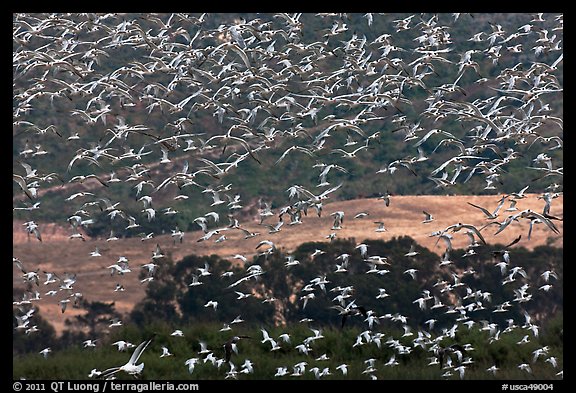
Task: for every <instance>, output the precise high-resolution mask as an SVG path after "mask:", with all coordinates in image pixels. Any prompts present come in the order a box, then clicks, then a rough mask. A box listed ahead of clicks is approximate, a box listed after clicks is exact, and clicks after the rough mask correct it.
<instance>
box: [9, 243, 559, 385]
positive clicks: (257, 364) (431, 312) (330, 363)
mask: <svg viewBox="0 0 576 393" xmlns="http://www.w3.org/2000/svg"><path fill="white" fill-rule="evenodd" d="M356 244H357V243H356V241H355V240H354V239H343V240H335V241H334V242H332V243H328V244H326V243H305V244H302V245H301V246H300V247H298V248H297V249H296V250H295V251H294V252H293V253H292V254H291V255H292V256H293V257H294V258H295V259H296V260H298V261H300V263H299V264H297V265H294V266H292V267H285V266H284V264H285V262H286V260H287V255H286V254H285V253H284V252H283V251H282V250H276V251H275V252H274V253H271V254H269V255H261V256H256V257H254V260H252V261H248V262H247V263H246V265H245V266H240V265H238V264H233V263H232V262H231V261H229V260H226V259H221V258H219V257H217V256H215V255H213V256H208V257H198V256H194V255H190V256H187V257H185V258H183V259H182V260H181V261H179V262H176V263H175V262H173V261H171V260H170V259H169V258H164V260H163V261H162V262H161V268H160V269H159V270H158V273H157V274H156V275H155V277H154V280H153V281H151V282H150V283H149V285H148V287H147V297H146V298H145V299H144V300H143V301H142V302H141V303H140V304H138V305H136V307H135V308H134V310H133V311H132V313H131V315H130V316H124V317H123V320H124V322H125V323H124V326H123V327H120V328H108V327H107V325H108V323H109V318H112V317H113V316H114V315H117V314H115V313H114V306H113V304H102V303H98V302H94V303H92V302H85V303H84V307H85V308H86V314H85V315H80V316H78V317H76V318H75V319H74V320H73V321H69V322H68V324H67V325H68V330H67V331H66V333H65V334H64V335H63V336H62V337H61V338H60V339H56V338H55V337H54V335H53V331H51V330H50V328H49V327H48V329H46V330H45V327H44V326H43V327H42V331H44V330H45V333H44V336H43V339H42V341H40V342H39V340H38V338H37V337H39V336H34V335H33V334H32V335H30V336H28V335H24V334H23V333H22V332H15V333H14V348H13V351H14V354H15V355H14V371H13V377H14V378H19V377H26V378H28V379H36V378H46V379H54V378H58V379H62V378H64V379H68V378H70V379H85V378H87V375H88V373H89V372H90V370H92V369H93V368H96V369H98V370H102V369H104V368H106V367H112V366H115V365H120V364H123V362H126V361H127V358H128V357H129V354H128V353H119V352H118V351H117V349H116V347H115V346H113V345H111V344H112V343H113V342H115V341H117V340H126V341H129V342H132V343H135V344H137V343H139V342H141V341H142V340H144V339H145V338H147V337H149V336H150V335H151V334H152V333H153V332H155V333H157V336H156V339H155V341H154V342H153V344H152V345H151V348H150V349H149V350H147V351H146V352H145V353H144V355H143V357H142V361H144V362H145V364H146V367H145V372H144V378H146V379H223V378H225V377H226V373H227V371H229V366H228V365H226V364H224V365H222V366H221V367H220V368H217V367H215V366H213V365H212V364H211V363H210V362H207V363H204V362H203V359H204V358H205V356H206V355H205V354H203V355H201V354H199V351H200V342H204V343H206V344H207V346H208V348H209V349H210V350H211V351H212V352H213V353H214V356H215V357H217V358H223V357H224V349H223V344H224V343H225V342H226V341H227V340H228V339H230V338H231V337H232V336H234V335H246V336H249V337H250V338H246V339H242V340H240V342H239V343H238V349H239V352H238V354H233V356H232V363H233V364H234V365H235V366H236V367H237V371H240V369H241V367H240V366H241V365H242V364H243V363H244V361H245V359H250V360H251V361H252V362H253V363H254V373H250V374H244V373H240V374H238V379H271V378H274V375H275V373H276V368H277V367H288V370H289V372H292V371H293V370H292V367H293V365H294V364H296V363H298V362H300V361H303V360H305V361H306V362H307V363H308V366H307V368H308V369H310V368H313V367H315V366H317V367H320V369H323V368H325V367H328V368H329V369H330V372H331V374H332V375H327V376H324V377H322V378H323V379H369V378H370V375H369V374H372V375H375V376H376V377H378V378H381V379H443V378H447V377H446V376H444V377H443V376H442V374H443V373H444V372H445V371H446V370H441V369H440V368H439V367H438V365H435V366H434V365H433V366H428V364H429V363H430V362H431V359H432V358H433V355H434V354H433V343H434V342H435V341H434V338H437V337H441V338H440V341H439V342H437V344H440V345H442V346H449V345H451V344H455V343H458V344H460V345H464V344H469V345H470V346H471V347H473V348H474V349H473V350H470V351H468V352H466V354H465V357H471V358H472V360H473V363H472V364H470V365H468V366H467V368H466V373H465V376H464V378H465V379H490V378H497V379H557V378H558V376H556V373H557V372H558V371H559V370H561V369H562V362H563V292H562V288H563V280H562V277H563V264H562V256H563V252H562V249H557V248H553V247H548V246H542V247H538V248H536V249H535V250H534V251H532V252H529V251H527V250H525V249H523V248H517V249H514V250H513V253H512V256H511V261H512V264H511V266H510V268H512V267H513V266H517V267H522V268H523V270H524V271H525V272H526V273H527V274H526V277H527V278H524V277H521V276H519V278H518V281H517V282H514V283H509V284H505V285H502V284H501V282H502V274H501V272H500V268H499V267H498V266H496V265H495V263H496V262H497V261H498V260H499V259H498V258H496V257H494V255H493V253H492V252H493V251H494V250H498V249H499V248H500V247H501V245H495V246H490V247H488V246H482V247H479V248H478V251H477V252H478V253H477V255H476V256H474V257H466V258H463V257H462V255H463V254H464V250H452V253H451V255H452V258H451V259H452V260H453V264H452V265H450V267H446V266H439V257H438V256H437V255H435V254H433V253H431V252H429V251H428V250H427V249H424V248H421V247H419V246H416V248H415V249H416V251H418V252H419V254H418V255H417V256H416V257H415V259H411V258H408V257H405V256H404V254H405V253H406V250H407V249H408V248H410V245H411V244H413V240H412V239H411V238H409V237H401V238H394V239H392V240H390V241H387V242H385V241H365V242H364V244H366V245H367V246H368V247H369V249H370V255H386V256H387V258H388V261H389V262H390V266H385V267H386V268H387V269H389V271H390V272H389V273H387V274H384V275H378V274H365V271H366V270H367V266H366V263H365V262H364V261H363V260H362V259H361V257H360V253H359V252H358V250H357V249H356V248H355V246H356ZM317 249H320V250H322V251H324V253H323V254H320V255H317V256H315V257H314V259H311V257H310V256H311V254H312V253H313V252H314V251H315V250H317ZM343 253H348V254H350V259H349V262H350V265H349V271H348V272H347V273H335V272H334V267H335V261H336V260H337V259H336V258H337V257H338V256H339V255H342V254H343ZM544 260H545V261H546V263H543V262H542V261H544ZM206 264H207V265H208V266H209V272H210V273H211V274H210V275H205V276H201V277H200V280H201V282H203V284H201V285H198V286H193V287H191V286H189V284H190V283H191V282H192V280H193V279H192V275H194V274H198V273H199V270H198V269H199V268H205V266H206ZM254 265H260V266H261V267H262V269H263V271H264V274H262V275H261V276H259V279H258V280H254V279H250V280H247V281H245V282H242V283H240V284H238V285H235V286H233V287H231V288H230V285H231V284H233V283H234V282H236V280H238V279H240V278H241V277H244V276H245V275H246V268H247V267H248V266H254ZM413 266H417V267H418V272H417V276H416V279H415V280H413V279H411V278H410V277H409V276H408V275H407V274H404V273H403V272H404V271H405V270H406V269H408V268H409V267H413ZM471 269H473V271H472V270H471ZM545 270H554V271H555V272H556V273H557V274H558V277H559V279H558V280H554V281H553V285H552V288H551V289H550V290H549V291H546V292H545V291H542V290H538V287H539V286H540V281H539V279H533V280H530V279H528V278H529V277H540V275H541V273H542V272H544V271H545ZM225 272H232V273H233V275H231V276H227V277H226V276H225V277H223V276H222V274H223V273H225ZM454 275H456V276H457V277H459V279H460V281H461V282H462V283H463V284H464V285H462V286H461V287H459V288H453V289H452V290H451V291H446V292H443V291H441V288H442V286H438V285H435V284H437V283H438V282H440V281H442V280H445V281H447V282H454V281H455V279H454ZM323 276H325V278H326V281H327V283H326V284H325V285H326V286H325V290H322V289H321V288H320V287H318V286H314V285H312V286H313V290H312V291H304V290H303V288H304V287H305V286H306V285H307V284H311V283H313V282H314V279H315V278H316V277H323ZM526 284H528V285H529V286H530V288H531V290H530V292H531V294H533V297H532V300H531V301H530V302H526V303H523V304H519V303H518V302H511V303H512V304H513V305H512V307H511V308H510V309H509V310H508V312H505V313H494V312H493V311H494V309H495V308H496V307H497V305H499V304H501V303H503V302H505V301H506V300H511V299H512V298H513V296H514V292H515V290H517V289H518V288H519V287H521V286H522V285H526ZM341 285H348V286H352V287H353V291H351V296H350V297H349V298H347V299H345V304H349V303H350V302H355V303H356V304H357V305H359V306H360V305H361V306H363V307H365V308H366V310H372V311H373V312H374V313H375V315H377V316H379V317H380V318H378V320H377V321H376V322H375V323H374V325H373V326H372V328H370V327H369V325H368V323H367V322H366V321H365V320H364V318H363V317H360V316H351V317H349V318H348V319H347V321H346V323H345V325H344V326H343V327H342V320H341V317H340V316H339V315H338V310H336V309H334V308H333V306H334V305H336V304H339V303H338V301H337V300H334V298H335V297H336V296H337V295H338V294H339V293H341V292H339V291H337V290H336V291H335V290H334V289H335V288H339V286H341ZM378 288H386V290H387V293H388V294H389V295H390V296H389V297H386V298H380V299H377V298H376V295H378V293H379V290H378ZM425 289H429V290H431V292H432V295H434V296H437V297H438V299H440V300H441V301H442V302H443V303H444V304H445V305H446V307H443V308H440V309H433V308H432V307H431V305H432V304H433V302H430V303H429V305H428V307H427V308H426V309H424V310H422V309H420V308H419V307H418V306H417V305H416V304H414V300H415V299H416V298H418V297H419V296H421V293H422V292H423V290H425ZM478 289H481V291H482V292H490V293H491V296H490V298H489V299H488V300H482V301H481V303H482V305H483V307H485V308H479V309H475V310H474V311H470V312H468V313H466V315H468V317H467V318H463V319H461V320H459V319H458V317H457V316H458V315H459V313H456V314H453V313H447V312H446V311H448V309H450V308H454V306H455V305H470V304H472V303H474V302H475V301H477V300H470V296H469V295H470V293H471V292H475V291H476V290H478ZM237 292H242V293H245V294H250V295H251V296H250V297H248V298H246V299H238V298H237V297H238V296H237ZM311 292H312V293H314V294H315V297H314V298H313V299H310V300H309V301H308V302H307V304H306V306H304V302H303V297H304V296H305V294H307V293H311ZM266 298H268V299H270V298H275V299H276V300H275V301H274V302H270V303H263V301H264V300H265V299H266ZM476 299H478V298H476ZM209 300H215V301H218V307H217V309H216V310H214V309H212V308H211V307H206V306H205V305H206V303H207V302H208V301H209ZM525 312H528V313H529V314H530V315H532V316H534V318H535V319H537V320H533V321H532V322H533V323H534V325H537V326H538V327H539V331H538V334H537V335H536V334H535V333H534V332H533V331H532V330H531V329H530V325H528V324H527V322H526V321H525V316H524V313H525ZM399 316H402V317H404V318H405V321H406V322H402V320H401V319H399V318H396V317H399ZM236 317H241V319H243V320H244V322H241V323H237V324H231V322H232V321H233V320H234V319H235V318H236ZM305 318H306V319H309V322H303V321H302V320H303V319H305ZM432 318H434V319H437V321H436V323H435V325H434V327H433V328H430V326H429V325H427V322H426V321H427V320H429V319H432ZM469 321H473V324H471V325H468V324H467V322H469ZM225 324H228V325H229V326H230V328H231V330H226V329H224V327H225ZM489 324H494V326H496V329H497V330H500V333H499V337H498V338H499V339H494V332H491V331H490V329H488V328H487V326H489ZM405 325H408V326H410V329H411V330H410V332H411V335H405V334H406V331H405V330H404V326H405ZM511 326H513V327H512V328H511ZM452 328H455V335H454V336H453V337H449V336H447V335H446V330H449V329H452ZM507 328H508V329H507ZM175 329H180V330H182V331H183V333H184V337H176V336H172V335H171V333H172V332H173V331H174V330H175ZM260 329H265V330H266V331H268V332H269V334H270V336H271V337H273V338H274V339H275V340H276V341H277V342H278V344H279V345H280V347H281V349H279V350H277V351H273V352H271V351H270V348H271V344H270V343H268V342H266V343H262V339H263V335H262V332H261V330H260ZM312 329H319V330H321V332H322V335H323V336H324V338H323V339H319V340H314V341H311V342H310V345H309V347H310V349H311V351H310V353H309V354H308V355H303V354H301V353H299V352H298V350H297V349H296V346H297V345H298V344H301V343H302V342H303V341H304V340H306V338H307V337H311V336H313V335H314V334H313V333H312ZM367 331H369V332H370V334H371V335H374V334H380V333H381V334H382V335H383V336H382V338H381V340H380V345H379V346H378V344H377V342H376V341H378V340H373V341H371V342H366V341H363V344H362V345H354V344H355V343H357V340H358V337H360V336H361V334H362V332H364V334H366V332H367ZM283 333H287V334H288V335H289V336H290V343H286V342H283V341H282V340H281V339H279V336H280V335H281V334H283ZM421 334H430V337H429V340H430V341H428V343H427V344H425V345H422V346H419V345H416V344H414V342H415V341H414V340H415V338H416V337H418V336H419V335H421ZM526 335H528V337H529V339H530V340H529V342H527V343H526V344H518V342H521V341H522V340H523V338H524V336H526ZM93 337H103V338H102V339H101V340H99V341H98V343H97V346H96V347H95V348H83V346H82V341H83V340H86V339H88V338H93ZM389 340H398V341H399V342H400V343H401V345H402V346H404V347H406V348H408V349H409V352H408V353H398V349H397V348H396V347H394V346H393V345H392V344H391V341H389ZM48 345H52V349H53V350H54V352H53V353H52V354H50V355H49V358H48V359H47V362H46V363H43V362H42V361H39V360H41V355H40V354H38V352H39V351H40V350H41V349H42V348H44V347H46V346H48ZM162 346H166V347H167V348H168V349H169V350H170V352H171V353H172V354H173V356H171V357H167V358H160V353H161V347H162ZM544 346H547V347H548V352H547V353H548V354H549V356H554V357H555V358H557V360H558V365H557V367H556V368H554V367H552V365H551V364H550V363H549V362H545V361H544V357H541V358H538V359H537V361H536V362H533V357H534V355H533V351H534V350H536V349H537V348H542V347H544ZM87 353H89V354H90V356H85V355H86V354H87ZM323 354H326V355H327V357H328V358H329V360H316V359H318V358H319V357H320V356H321V355H323ZM393 355H394V356H395V358H396V360H397V361H398V362H399V364H398V365H397V366H395V367H391V366H385V364H386V363H387V362H388V361H389V359H390V358H391V357H392V356H393ZM193 357H197V358H199V359H200V361H199V363H198V364H197V367H196V368H195V369H194V372H193V373H192V374H189V373H188V369H187V366H185V365H184V362H185V361H186V360H187V359H189V358H193ZM369 358H374V359H376V361H377V365H376V369H377V371H375V372H373V373H363V371H365V369H366V367H367V366H366V364H365V363H364V361H365V360H366V359H369ZM342 363H346V364H348V365H349V373H348V375H347V376H343V375H341V374H340V371H338V370H337V369H336V367H337V366H339V365H340V364H342ZM522 363H528V364H529V365H530V366H531V369H532V373H531V374H528V373H527V372H526V371H523V370H519V369H518V368H517V366H518V365H519V364H522ZM71 364H74V365H75V367H70V365H71ZM47 365H48V366H49V367H46V366H47ZM492 365H496V366H497V367H498V368H499V369H500V370H499V371H498V372H497V374H496V375H495V376H493V375H492V374H490V373H489V372H487V371H486V369H487V368H489V367H491V366H492ZM453 374H455V375H453V376H450V377H448V378H452V379H458V378H459V376H458V375H457V374H458V373H457V372H453ZM282 378H285V379H290V378H289V377H288V376H286V377H282ZM302 378H304V379H314V378H315V376H314V374H313V373H310V372H306V373H305V375H304V376H303V377H302Z"/></svg>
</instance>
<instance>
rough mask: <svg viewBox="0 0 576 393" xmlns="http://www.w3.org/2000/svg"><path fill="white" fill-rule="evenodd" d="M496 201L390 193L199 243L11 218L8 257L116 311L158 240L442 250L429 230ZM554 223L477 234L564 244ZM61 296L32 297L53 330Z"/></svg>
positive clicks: (136, 293)
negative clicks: (385, 243) (95, 233)
mask: <svg viewBox="0 0 576 393" xmlns="http://www.w3.org/2000/svg"><path fill="white" fill-rule="evenodd" d="M537 197H538V195H535V194H527V196H526V197H525V198H524V199H521V200H518V203H517V205H516V207H517V208H518V209H519V210H518V211H520V210H524V209H532V210H534V211H536V212H541V211H542V208H543V207H544V201H543V200H542V199H538V198H537ZM499 199H500V198H499V197H498V196H393V197H392V200H391V204H390V206H389V207H386V206H385V204H384V202H383V201H382V200H379V199H374V198H372V199H357V200H351V201H343V202H333V203H326V204H325V206H324V209H323V214H322V217H321V218H318V217H316V216H315V212H314V211H310V212H309V215H308V216H307V217H304V218H303V219H302V221H303V224H301V225H295V226H289V225H287V224H286V225H284V226H283V227H282V229H281V231H280V232H279V233H275V234H269V233H268V230H267V228H265V227H263V226H259V225H258V222H257V221H256V220H255V221H254V222H252V223H242V226H243V227H244V228H246V229H248V230H251V231H256V232H260V233H261V235H259V236H256V237H254V238H251V239H244V238H243V234H242V233H240V232H239V231H227V232H226V236H227V238H228V239H227V240H226V241H224V242H222V243H218V244H215V243H214V239H216V238H217V237H218V236H214V237H213V238H212V239H210V240H207V241H202V242H197V240H198V239H199V238H200V237H201V236H202V233H201V232H189V233H186V234H185V236H184V241H183V243H182V244H177V245H174V243H173V240H172V238H171V237H170V235H162V236H158V237H156V238H154V239H152V240H148V241H146V242H142V241H141V240H140V239H139V238H133V239H121V240H119V241H115V242H106V241H105V239H91V240H87V241H85V242H83V241H81V240H79V239H69V238H68V235H69V234H70V232H69V229H68V228H67V227H58V226H56V225H54V224H44V225H41V229H42V236H43V242H42V243H40V242H38V241H36V239H34V238H30V239H28V237H27V236H26V233H25V232H24V231H23V227H22V223H20V222H14V231H13V255H14V256H15V257H17V258H19V259H20V260H21V261H22V263H23V264H24V266H25V268H27V269H28V270H35V269H36V268H39V269H40V272H42V271H51V272H56V273H57V274H59V275H60V276H63V275H64V273H65V272H75V273H77V275H78V276H77V277H78V279H77V283H76V285H75V291H77V292H82V294H83V295H84V297H85V298H86V299H88V300H91V301H94V300H100V301H106V302H109V301H115V302H116V308H117V310H118V311H120V312H129V311H130V310H131V309H132V307H133V305H134V304H135V303H136V302H138V301H139V300H140V299H142V298H143V296H144V295H145V285H146V284H141V283H140V282H139V280H138V274H139V271H140V270H141V269H140V265H142V264H144V263H148V262H149V261H150V260H151V256H152V253H153V251H154V249H155V247H156V244H157V243H158V244H160V246H161V247H162V249H163V250H164V252H165V253H170V254H172V257H173V259H174V260H176V261H178V260H180V259H181V258H182V257H184V256H186V255H189V254H199V255H210V254H217V255H219V256H221V257H224V258H230V257H231V256H233V255H235V254H237V253H239V254H243V255H245V256H246V257H248V258H250V257H251V256H253V255H255V252H256V249H255V247H256V245H257V244H258V243H259V242H260V241H261V240H265V239H266V240H271V241H273V242H274V243H275V244H276V245H277V247H279V248H283V249H285V250H287V251H290V250H293V249H295V248H296V247H297V246H298V245H300V244H302V243H304V242H309V241H320V242H327V241H328V239H327V238H326V236H327V235H329V234H330V233H332V232H336V234H337V237H338V238H354V239H355V240H356V242H357V243H360V242H362V241H364V240H365V239H382V240H388V239H391V238H393V237H398V236H410V237H412V238H413V239H415V240H416V242H417V243H418V244H420V245H422V246H424V247H427V248H429V249H430V250H431V251H433V252H436V253H438V254H441V253H442V252H443V251H444V245H443V244H442V243H438V245H435V243H436V240H437V238H436V237H430V236H429V235H430V234H431V233H432V232H434V231H439V230H442V229H444V228H446V227H447V226H449V225H452V224H456V223H458V222H462V223H466V224H473V225H476V226H477V227H480V226H482V225H484V224H486V223H488V222H490V220H487V219H486V218H485V217H484V215H483V214H482V212H480V211H479V210H478V209H476V208H474V207H472V206H470V205H469V204H468V203H467V202H470V203H473V204H476V205H479V206H483V207H485V208H486V209H487V210H489V211H493V210H494V208H495V207H496V205H497V203H498V200H499ZM509 205H510V204H509V202H508V201H506V202H505V203H504V205H503V207H502V209H501V211H500V215H499V217H498V218H497V221H498V222H502V221H503V220H504V218H506V217H507V216H508V215H511V214H515V213H518V211H515V212H506V211H505V209H506V208H508V206H509ZM422 210H426V211H428V212H429V213H431V214H432V215H433V216H434V221H432V222H431V223H427V224H424V223H422V221H423V220H424V214H423V213H422ZM335 211H344V212H345V217H344V223H343V225H342V229H341V230H336V231H334V230H332V229H331V228H332V223H333V218H332V217H331V216H330V214H331V213H333V212H335ZM359 212H366V213H368V216H366V217H364V218H358V219H355V218H354V216H355V215H356V214H357V213H359ZM563 213H564V209H563V197H562V196H560V197H558V198H557V199H554V201H553V203H552V209H551V211H550V214H552V215H554V216H556V217H562V216H563ZM275 220H276V218H275V217H270V218H269V219H268V220H267V221H266V223H269V224H272V223H274V222H275ZM375 221H383V222H384V223H385V226H386V229H387V231H386V232H375V229H376V227H377V224H375V223H374V222H375ZM554 222H555V224H556V226H557V228H558V229H559V231H560V235H556V234H554V233H553V232H552V231H551V230H549V229H548V228H547V227H546V226H545V225H543V224H539V225H535V227H534V230H533V232H532V239H531V240H530V241H528V240H527V239H526V238H527V233H528V221H527V220H521V221H520V222H513V223H512V224H510V225H509V226H508V228H506V230H504V231H503V232H501V233H500V234H498V235H496V236H493V233H494V232H496V230H497V226H491V227H488V228H486V229H485V230H483V231H482V234H483V236H484V237H485V239H486V241H487V243H488V244H497V243H499V244H507V243H509V242H511V241H512V240H514V239H515V238H516V237H517V236H518V235H520V234H522V240H521V241H520V242H519V243H518V244H517V246H524V247H526V248H528V249H533V248H534V247H536V246H539V245H544V244H551V245H554V246H557V247H562V246H563V233H564V230H563V229H564V227H563V222H562V221H554ZM453 235H454V239H453V245H454V247H455V248H464V247H466V245H467V244H468V238H467V236H466V235H465V233H464V231H460V232H456V233H454V234H453ZM96 247H98V248H99V249H100V252H101V253H102V257H98V258H94V257H90V252H91V251H93V250H94V249H95V248H96ZM407 251H408V250H407ZM120 256H125V257H126V258H128V260H129V261H130V267H131V269H132V273H128V274H126V275H124V276H116V275H115V276H113V277H111V276H110V271H109V269H107V268H106V267H107V266H109V265H111V264H113V263H115V262H116V261H117V260H118V258H119V257H120ZM41 279H42V280H44V275H43V274H41ZM117 283H120V284H122V285H123V286H124V287H125V289H126V290H125V291H124V292H115V291H114V288H115V286H116V284H117ZM13 284H14V287H23V284H22V277H21V273H20V271H19V270H18V269H16V268H14V269H13ZM52 285H55V284H52ZM50 289H53V288H50ZM47 290H48V289H47V287H46V286H44V285H43V284H42V283H40V288H39V292H40V293H41V295H44V293H45V292H46V291H47ZM61 297H62V296H61V295H60V294H58V295H56V296H55V297H48V296H45V297H44V298H43V299H42V300H40V301H39V303H38V305H39V306H40V312H41V314H42V316H43V317H44V318H46V319H47V320H48V321H49V322H50V323H52V324H53V325H54V326H55V328H56V329H57V331H58V332H60V331H61V330H62V329H63V328H64V321H65V319H66V318H70V317H71V316H73V315H74V314H75V313H78V312H79V310H75V309H73V308H69V309H67V310H66V312H65V313H64V314H62V313H61V311H60V309H59V303H58V302H59V300H60V299H61Z"/></svg>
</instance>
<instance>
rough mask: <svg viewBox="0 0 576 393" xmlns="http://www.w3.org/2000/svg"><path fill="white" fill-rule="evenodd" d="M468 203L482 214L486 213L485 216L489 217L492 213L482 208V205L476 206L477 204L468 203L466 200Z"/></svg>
mask: <svg viewBox="0 0 576 393" xmlns="http://www.w3.org/2000/svg"><path fill="white" fill-rule="evenodd" d="M468 204H469V205H470V206H474V207H475V208H476V209H480V210H482V213H484V214H485V215H486V217H491V216H492V214H491V213H490V212H489V211H488V210H486V209H484V208H483V207H482V206H478V205H475V204H473V203H470V202H468Z"/></svg>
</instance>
